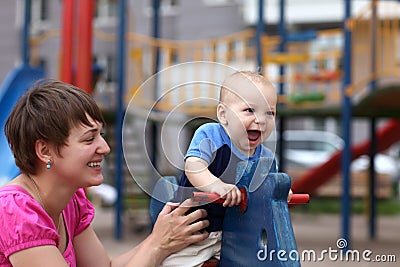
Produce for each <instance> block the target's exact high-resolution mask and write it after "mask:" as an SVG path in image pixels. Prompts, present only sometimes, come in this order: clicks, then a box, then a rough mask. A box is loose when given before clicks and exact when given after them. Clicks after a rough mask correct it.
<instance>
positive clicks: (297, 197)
mask: <svg viewBox="0 0 400 267" xmlns="http://www.w3.org/2000/svg"><path fill="white" fill-rule="evenodd" d="M309 201H310V195H309V194H293V195H292V198H291V199H290V200H289V204H307V203H308V202H309Z"/></svg>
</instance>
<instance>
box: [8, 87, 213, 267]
mask: <svg viewBox="0 0 400 267" xmlns="http://www.w3.org/2000/svg"><path fill="white" fill-rule="evenodd" d="M103 126H104V119H103V117H102V114H101V112H100V110H99V108H98V106H97V105H96V103H95V101H94V100H93V99H92V98H91V97H90V96H89V95H88V94H87V93H85V92H84V91H82V90H80V89H79V88H76V87H74V86H72V85H69V84H65V83H63V82H60V81H55V80H48V81H42V82H40V83H38V84H37V85H36V86H35V87H34V88H33V89H32V90H29V91H28V92H27V93H26V94H25V95H24V96H23V97H22V98H21V99H20V100H19V101H18V103H17V104H16V106H15V107H14V109H13V111H12V112H11V114H10V116H9V118H8V119H7V122H6V124H5V133H6V136H7V139H8V142H9V144H10V147H11V150H12V151H13V153H14V157H15V162H16V164H17V166H18V167H19V168H20V170H21V174H20V175H19V176H17V177H15V178H14V179H13V180H12V181H10V182H9V183H8V184H6V185H5V186H3V187H1V188H0V266H30V267H34V266H41V267H43V266H51V267H54V266H84V267H88V266H94V267H99V266H158V265H159V264H160V263H161V262H162V261H163V259H165V258H166V257H167V256H168V255H170V254H171V253H173V252H175V251H178V250H180V249H182V248H184V247H186V246H188V245H189V244H191V243H193V242H198V241H201V240H204V239H205V238H207V236H208V233H206V232H200V230H201V229H203V228H204V227H206V226H208V221H206V220H202V218H204V217H205V216H206V212H205V211H204V210H198V211H195V212H192V213H189V214H188V215H186V213H187V211H188V210H189V206H191V205H192V204H193V203H190V201H188V202H186V203H184V205H183V204H182V205H180V206H178V207H176V208H174V207H173V206H172V205H166V206H165V207H164V209H163V210H162V212H161V213H160V215H159V217H158V220H157V222H156V224H155V226H154V229H153V231H152V233H151V234H150V235H149V236H148V238H146V239H145V240H144V241H143V242H142V243H141V244H139V245H138V246H137V247H135V248H132V249H131V250H130V251H128V252H127V253H125V254H123V255H121V256H119V257H117V258H116V259H113V260H110V259H109V257H108V256H107V253H106V251H105V250H104V248H103V246H102V244H101V243H100V241H99V239H98V237H97V236H96V234H95V232H94V230H93V228H92V226H91V222H92V219H93V216H94V208H93V206H92V204H91V203H90V202H89V201H88V200H87V198H86V196H85V194H84V191H83V189H82V188H84V187H89V186H94V185H99V184H101V183H102V182H103V176H102V167H101V166H102V160H103V157H104V156H105V155H107V154H108V153H109V152H110V148H109V146H108V144H107V143H106V141H105V140H104V139H103V137H102V129H103Z"/></svg>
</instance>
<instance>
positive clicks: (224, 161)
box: [179, 123, 277, 231]
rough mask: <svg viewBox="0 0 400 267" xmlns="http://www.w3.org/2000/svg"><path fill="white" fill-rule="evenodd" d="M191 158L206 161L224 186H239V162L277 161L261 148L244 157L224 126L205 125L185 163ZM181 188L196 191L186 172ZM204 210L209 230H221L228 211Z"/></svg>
mask: <svg viewBox="0 0 400 267" xmlns="http://www.w3.org/2000/svg"><path fill="white" fill-rule="evenodd" d="M188 157H198V158H201V159H203V160H204V161H206V162H207V163H208V164H209V166H208V169H209V171H210V172H211V173H212V174H213V175H215V176H216V177H218V178H220V179H221V180H222V181H223V182H225V183H230V184H236V183H237V182H238V181H236V179H240V177H236V169H237V164H238V163H239V162H241V161H255V160H257V159H259V158H261V157H266V158H274V155H273V153H272V151H271V150H270V149H269V148H267V147H266V146H264V145H262V144H261V145H259V146H258V147H257V148H256V150H255V153H254V155H253V156H251V157H249V156H247V155H244V154H242V153H241V152H240V151H239V150H238V149H237V148H236V147H235V146H234V145H233V144H232V142H231V140H230V138H229V136H228V135H227V133H226V132H225V130H224V128H223V127H222V125H221V124H219V123H206V124H203V125H202V126H200V127H199V128H198V129H197V130H196V132H195V133H194V136H193V138H192V141H191V143H190V145H189V149H188V151H187V153H186V156H185V159H186V158H188ZM272 165H273V166H271V170H270V171H271V172H277V167H276V163H275V161H274V162H273V164H272ZM179 185H180V186H184V187H193V185H192V184H191V183H190V182H189V180H188V178H187V176H186V174H185V172H183V173H182V176H181V179H180V182H179ZM181 197H183V196H181ZM186 197H188V196H186ZM186 197H184V198H186ZM202 208H205V209H206V210H207V214H208V216H207V219H208V220H209V221H210V226H209V227H208V228H207V230H208V231H219V230H222V223H223V216H224V213H225V208H223V207H222V205H220V204H207V205H205V206H204V207H202Z"/></svg>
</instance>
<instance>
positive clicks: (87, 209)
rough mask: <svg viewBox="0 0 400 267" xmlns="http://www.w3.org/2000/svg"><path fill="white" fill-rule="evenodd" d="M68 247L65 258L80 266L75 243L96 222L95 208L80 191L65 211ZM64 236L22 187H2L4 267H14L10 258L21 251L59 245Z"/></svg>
mask: <svg viewBox="0 0 400 267" xmlns="http://www.w3.org/2000/svg"><path fill="white" fill-rule="evenodd" d="M62 214H63V216H64V221H65V225H66V229H67V235H68V244H67V248H66V249H65V251H64V253H63V256H64V259H65V261H66V262H67V263H68V264H69V266H72V267H75V266H76V258H75V251H74V248H73V244H72V241H73V239H74V237H75V236H77V235H79V234H80V233H81V232H82V231H83V230H85V229H86V228H87V227H88V226H89V225H90V223H91V222H92V220H93V217H94V207H93V205H92V203H90V201H89V200H88V199H87V198H86V195H85V192H84V190H83V189H79V190H78V191H77V192H76V193H75V194H74V196H73V197H72V199H71V200H70V202H69V203H68V205H67V207H66V208H65V209H64V210H63V212H62ZM59 238H60V236H59V235H58V233H57V230H56V226H55V225H54V222H53V220H52V219H51V218H50V216H49V215H48V214H47V212H46V211H45V210H44V209H43V208H42V206H41V205H40V204H39V203H38V202H37V201H36V200H35V199H33V198H32V196H31V195H30V194H29V193H28V192H27V191H26V190H25V189H24V188H22V187H21V186H18V185H7V186H3V187H0V266H1V267H6V266H7V267H8V266H12V265H11V263H10V261H9V260H8V257H9V256H10V255H11V254H13V253H15V252H17V251H20V250H23V249H27V248H31V247H37V246H44V245H52V246H58V242H59Z"/></svg>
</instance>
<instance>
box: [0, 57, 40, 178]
mask: <svg viewBox="0 0 400 267" xmlns="http://www.w3.org/2000/svg"><path fill="white" fill-rule="evenodd" d="M41 78H44V71H43V69H41V68H33V67H31V66H29V65H22V66H20V67H17V68H15V69H13V70H12V71H11V72H10V73H9V74H8V75H7V77H6V78H5V79H4V81H3V84H2V85H1V88H0V125H1V131H0V158H1V160H0V186H1V185H3V184H5V183H6V182H8V181H9V180H11V179H12V178H14V177H15V176H17V175H18V173H19V169H18V168H17V166H16V165H15V162H14V156H13V154H12V153H11V150H10V148H9V146H8V142H7V138H6V136H5V134H4V125H5V123H6V120H7V118H8V116H9V115H10V113H11V110H12V108H13V107H14V105H15V104H16V102H17V101H18V99H19V98H20V97H21V96H22V95H23V94H24V93H25V91H26V90H27V89H28V88H29V87H30V86H31V85H33V84H34V83H35V81H37V80H39V79H41Z"/></svg>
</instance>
